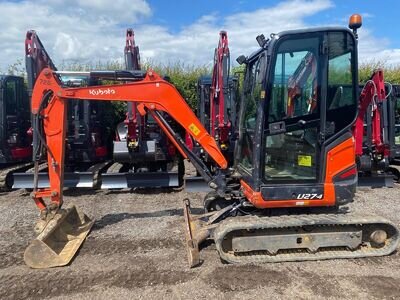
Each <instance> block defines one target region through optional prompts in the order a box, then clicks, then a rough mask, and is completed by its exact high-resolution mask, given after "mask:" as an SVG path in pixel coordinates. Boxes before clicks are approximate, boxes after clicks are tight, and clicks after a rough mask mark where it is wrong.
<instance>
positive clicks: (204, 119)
mask: <svg viewBox="0 0 400 300" xmlns="http://www.w3.org/2000/svg"><path fill="white" fill-rule="evenodd" d="M229 73H230V52H229V45H228V34H227V32H226V31H221V32H220V33H219V42H218V47H217V48H216V49H215V53H214V66H213V71H212V77H210V76H202V77H201V78H199V81H198V103H197V116H198V118H199V119H200V121H201V123H202V124H203V126H204V128H205V129H206V130H207V131H208V132H210V134H211V136H213V137H214V139H215V140H216V141H217V143H218V145H219V146H220V148H221V150H222V152H223V153H224V155H225V157H226V158H227V159H228V161H229V163H230V165H232V163H233V159H234V157H233V155H234V149H235V143H236V140H237V136H238V127H237V121H238V118H237V113H238V111H239V107H238V104H239V101H238V100H237V97H238V78H237V77H236V76H230V75H229ZM194 151H195V152H196V153H198V155H199V156H202V157H203V159H205V160H206V161H207V160H208V156H207V153H205V152H204V151H203V149H202V148H201V147H200V145H199V144H198V143H197V144H196V143H195V147H194ZM211 161H212V160H210V162H211Z"/></svg>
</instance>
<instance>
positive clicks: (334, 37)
mask: <svg viewBox="0 0 400 300" xmlns="http://www.w3.org/2000/svg"><path fill="white" fill-rule="evenodd" d="M350 20H351V22H350V28H352V29H353V32H351V31H349V30H347V29H345V28H340V27H334V28H313V29H310V30H294V31H285V32H281V33H279V34H275V35H271V38H270V39H268V40H266V39H265V38H264V37H263V36H262V35H260V36H259V37H258V38H257V40H258V42H259V45H260V49H259V50H258V51H256V52H255V53H253V54H252V55H250V56H249V57H243V56H242V57H241V58H240V59H239V61H241V62H242V63H244V64H245V66H246V73H245V82H244V94H243V97H242V98H241V114H240V122H239V139H238V143H237V147H238V149H237V151H235V153H236V155H237V156H236V157H235V166H236V167H235V170H234V172H233V173H232V172H231V171H230V169H229V168H228V162H227V160H226V158H225V157H224V155H223V153H222V152H221V150H220V147H219V146H218V144H217V142H216V141H215V139H214V137H212V136H211V135H209V134H208V133H207V131H206V130H205V128H204V127H203V125H202V124H201V122H200V121H199V120H198V119H197V117H196V116H195V115H194V113H193V112H192V111H191V109H190V108H189V106H188V105H187V104H186V102H185V101H184V99H183V98H182V96H181V95H180V94H179V92H178V91H177V90H176V89H175V88H174V86H173V85H171V84H170V83H168V82H166V81H165V80H163V79H162V78H161V77H160V76H158V75H157V74H156V73H154V72H153V71H148V72H144V71H110V72H90V73H88V76H89V77H90V78H96V77H103V78H104V77H107V78H113V79H116V80H118V79H120V80H121V81H123V82H124V83H121V84H115V85H108V86H97V87H80V88H65V87H63V86H62V83H61V80H60V78H59V73H58V72H56V71H53V70H50V69H45V70H43V71H42V73H41V74H40V76H39V78H38V81H37V82H38V84H36V86H35V89H34V92H33V97H32V113H33V120H34V123H33V124H34V133H36V134H37V135H38V134H42V135H41V136H37V137H36V138H35V139H34V141H36V142H38V143H39V144H36V146H35V147H34V149H40V148H41V149H48V151H47V157H48V162H49V165H52V166H53V167H52V168H50V169H49V175H50V188H47V189H37V188H35V190H34V191H33V193H32V197H33V199H34V201H35V203H36V205H37V206H38V208H39V210H40V211H41V219H40V220H39V222H38V226H37V230H38V232H40V233H39V235H38V236H37V238H36V239H35V240H34V241H33V242H32V243H31V244H30V245H29V246H28V248H27V249H26V251H25V256H24V258H25V262H26V263H27V264H28V265H29V266H31V267H34V268H45V267H52V266H60V265H65V264H67V263H68V262H69V261H70V260H71V259H72V257H73V255H74V254H75V253H76V251H77V250H78V248H79V247H80V245H81V244H82V242H83V241H84V239H85V237H86V235H87V234H88V233H89V231H90V228H91V226H92V225H93V221H92V220H90V219H89V218H88V217H87V216H85V215H84V214H82V213H78V211H77V209H76V208H75V207H71V208H67V209H63V208H61V207H62V204H63V189H62V188H63V172H64V164H63V154H64V144H65V139H64V138H63V136H64V135H65V123H66V119H65V117H63V116H65V111H66V103H67V102H68V101H70V99H80V100H89V99H90V100H92V101H99V100H108V101H120V100H123V101H129V102H136V103H138V104H139V105H138V110H139V111H140V112H141V114H143V115H144V114H145V113H147V114H150V115H151V116H152V117H153V118H154V120H155V121H156V122H157V123H158V124H159V126H160V127H161V128H162V129H163V130H164V132H165V133H166V135H167V136H168V137H169V138H170V140H171V141H173V143H174V145H175V146H176V148H177V149H178V151H180V153H181V154H182V155H183V156H184V157H185V158H189V159H190V160H191V162H192V164H193V165H194V166H195V167H196V169H197V170H198V172H199V173H200V174H201V175H202V176H203V178H204V179H205V180H206V181H207V182H208V184H209V186H210V187H211V188H213V189H215V191H216V193H215V195H214V198H213V200H212V202H218V203H219V205H218V206H217V205H211V206H210V207H214V209H213V210H212V211H210V212H208V213H206V214H203V215H197V216H195V215H192V214H191V210H190V203H189V200H187V199H186V200H185V201H184V216H185V220H186V227H185V228H186V238H187V241H186V246H187V249H188V257H189V265H190V266H196V265H198V264H199V263H200V256H199V245H201V244H202V243H203V242H204V241H205V240H206V239H212V240H213V241H214V242H215V245H216V249H217V251H218V252H219V255H220V257H221V258H222V259H223V260H224V261H227V262H231V263H251V262H281V261H301V260H321V259H333V258H335V259H336V258H356V257H369V256H381V255H388V254H390V253H392V252H393V251H395V250H396V248H397V246H398V245H399V230H398V228H397V227H396V226H395V225H394V224H393V223H391V222H390V221H388V220H385V219H383V218H381V217H378V216H367V215H365V214H362V215H355V214H354V213H349V212H345V211H342V210H337V208H338V207H340V206H343V205H346V204H348V203H350V202H352V201H353V200H354V193H355V189H356V186H357V164H356V159H355V153H356V142H355V140H354V137H353V131H352V130H353V126H354V124H355V122H356V119H357V113H358V100H357V98H358V97H357V96H358V95H357V85H358V73H357V42H356V30H357V28H359V27H360V26H361V17H360V16H359V15H355V16H352V18H351V19H350ZM310 53H311V54H310ZM310 56H313V57H312V60H315V62H316V65H315V72H310V74H309V76H308V78H307V80H304V81H303V82H302V83H299V84H300V85H299V86H298V89H296V90H297V91H298V92H296V96H295V99H290V97H289V95H291V93H290V88H289V85H290V84H289V82H290V80H289V78H290V77H291V76H293V74H294V72H295V70H296V67H297V66H298V65H300V64H302V63H303V62H304V60H305V59H306V58H307V57H310ZM336 75H340V76H336ZM127 79H131V80H132V82H131V83H126V80H127ZM342 85H343V86H344V85H350V86H351V89H350V91H349V93H346V94H345V93H341V92H340V90H341V86H342ZM336 94H339V95H338V96H337V97H338V99H336V97H335V96H332V95H336ZM290 101H294V102H295V104H294V107H293V110H292V111H290V110H289V109H288V107H290V106H288V105H287V103H288V102H290ZM161 112H164V113H168V115H169V116H170V117H171V118H173V119H174V120H175V121H176V122H178V123H179V124H180V125H181V126H182V127H183V128H184V129H185V130H187V132H188V133H189V134H190V135H191V137H192V138H193V139H194V140H196V141H197V142H198V143H199V144H200V145H201V147H203V149H204V151H205V152H207V153H208V155H209V156H210V157H211V158H212V159H213V160H214V162H215V164H216V165H217V166H218V169H217V170H215V172H213V173H212V172H211V171H210V170H209V169H208V168H207V166H206V164H205V163H204V162H203V161H202V160H201V159H199V158H198V157H197V156H196V154H195V153H194V152H193V151H191V150H190V149H189V148H188V147H187V146H186V144H185V142H184V140H183V139H182V138H181V137H179V135H178V134H177V133H176V132H175V131H174V130H173V129H172V128H171V126H170V125H169V123H168V122H167V121H166V119H165V118H164V117H163V114H162V113H161ZM41 116H46V118H41ZM35 128H36V130H35ZM39 128H42V130H38V129H39ZM44 141H45V142H44ZM37 146H39V147H37ZM35 164H37V162H36V161H35ZM206 200H207V199H206ZM205 203H207V201H205Z"/></svg>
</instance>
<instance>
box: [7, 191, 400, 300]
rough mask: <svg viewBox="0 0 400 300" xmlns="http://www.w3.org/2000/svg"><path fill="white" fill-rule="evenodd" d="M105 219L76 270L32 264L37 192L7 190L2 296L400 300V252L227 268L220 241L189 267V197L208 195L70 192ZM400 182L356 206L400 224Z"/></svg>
mask: <svg viewBox="0 0 400 300" xmlns="http://www.w3.org/2000/svg"><path fill="white" fill-rule="evenodd" d="M65 194H66V197H65V202H66V203H75V204H77V205H78V206H79V207H80V208H81V209H82V210H83V211H84V212H86V213H87V214H88V215H89V216H91V217H93V218H95V219H96V223H95V225H94V227H93V230H92V232H91V233H90V235H89V237H88V238H87V240H86V242H85V243H84V244H83V247H82V248H81V250H80V251H79V253H78V255H77V256H76V258H75V259H74V260H73V261H72V263H71V264H70V265H69V266H66V267H63V268H54V269H49V270H32V269H29V268H28V267H27V266H26V265H24V262H23V251H24V249H25V247H26V246H27V244H28V243H29V241H30V240H31V239H32V238H33V237H34V234H33V230H32V228H33V225H34V222H35V220H36V218H37V211H36V208H35V206H34V204H33V201H32V200H31V199H30V197H29V194H28V193H26V192H23V191H14V192H11V193H5V194H2V195H0V299H35V298H37V299H39V298H40V299H44V298H51V299H80V300H82V299H140V298H144V299H148V298H150V299H164V298H166V299H187V298H194V299H209V298H217V299H254V298H270V299H271V298H272V299H278V298H294V297H296V298H299V299H321V298H324V299H325V298H329V299H343V298H348V299H396V298H398V299H400V254H399V252H396V253H394V254H392V255H391V256H388V257H382V258H368V259H352V260H330V261H316V262H298V263H277V264H264V265H226V264H222V263H221V261H220V259H219V257H218V254H217V252H216V251H215V247H214V246H213V245H211V246H209V247H207V248H206V249H204V250H203V251H202V253H201V255H202V258H203V259H204V263H203V265H202V266H201V267H199V268H195V269H188V268H187V264H186V252H185V248H184V232H183V217H182V209H181V207H182V206H181V205H182V200H183V199H184V198H185V197H189V198H191V199H193V200H192V204H193V206H195V207H200V206H201V198H202V196H203V194H201V193H190V194H189V193H186V192H169V193H168V192H165V191H152V192H146V193H144V192H143V193H139V192H136V193H129V192H128V191H121V192H110V191H92V192H85V191H72V190H71V191H66V192H65ZM399 195H400V186H397V187H395V188H392V189H375V190H373V189H365V188H364V189H362V190H361V189H360V190H359V192H358V194H357V199H356V202H355V203H354V204H351V205H350V209H351V210H352V211H357V212H361V213H363V212H365V213H369V214H371V213H372V214H377V215H380V216H383V217H386V218H388V219H390V220H392V221H393V222H395V223H396V224H397V225H400V214H399V204H398V201H399V200H400V197H399Z"/></svg>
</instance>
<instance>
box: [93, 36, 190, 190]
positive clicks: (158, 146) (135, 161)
mask: <svg viewBox="0 0 400 300" xmlns="http://www.w3.org/2000/svg"><path fill="white" fill-rule="evenodd" d="M124 56H125V66H126V70H129V71H134V70H140V69H141V67H140V54H139V47H138V46H136V44H135V38H134V32H133V29H128V30H127V32H126V45H125V49H124ZM113 158H114V162H115V163H114V165H112V166H111V167H110V168H109V169H108V171H107V172H105V173H103V174H102V176H101V178H102V185H101V188H104V189H121V188H138V187H139V188H142V187H180V186H182V184H183V176H184V165H183V159H182V157H181V155H180V154H179V153H178V151H177V150H176V148H175V146H174V144H173V143H172V142H171V141H170V140H169V139H168V137H167V135H165V134H164V133H163V131H162V130H161V129H160V127H159V126H158V125H157V123H156V121H155V120H154V119H153V118H152V116H150V115H141V114H140V113H139V108H138V104H137V103H133V102H128V103H127V114H126V119H125V121H124V122H122V123H120V124H118V126H117V130H116V140H115V141H114V150H113Z"/></svg>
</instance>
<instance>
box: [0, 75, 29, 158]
mask: <svg viewBox="0 0 400 300" xmlns="http://www.w3.org/2000/svg"><path fill="white" fill-rule="evenodd" d="M29 120H30V106H29V99H28V95H27V93H26V88H25V85H24V79H23V78H22V77H18V76H11V75H0V144H1V145H0V164H7V163H16V162H22V161H30V160H31V157H32V147H31V138H30V137H29V136H28V133H27V131H28V129H29V128H30V121H29Z"/></svg>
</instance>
